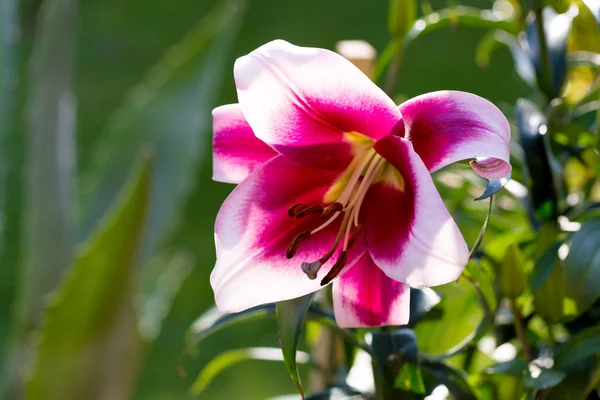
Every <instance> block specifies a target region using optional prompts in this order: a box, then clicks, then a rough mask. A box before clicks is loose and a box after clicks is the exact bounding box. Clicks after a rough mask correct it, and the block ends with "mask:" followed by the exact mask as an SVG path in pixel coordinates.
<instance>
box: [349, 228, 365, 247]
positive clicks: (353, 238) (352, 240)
mask: <svg viewBox="0 0 600 400" xmlns="http://www.w3.org/2000/svg"><path fill="white" fill-rule="evenodd" d="M361 232H362V225H361V224H358V225H357V226H356V228H354V232H352V236H350V240H349V241H348V248H351V247H352V246H354V243H355V242H356V239H358V235H360V233H361Z"/></svg>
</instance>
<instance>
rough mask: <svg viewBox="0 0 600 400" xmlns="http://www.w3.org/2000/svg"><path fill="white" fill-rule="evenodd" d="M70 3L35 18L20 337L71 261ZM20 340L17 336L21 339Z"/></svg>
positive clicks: (51, 4) (58, 1) (59, 1)
mask: <svg viewBox="0 0 600 400" xmlns="http://www.w3.org/2000/svg"><path fill="white" fill-rule="evenodd" d="M76 6H77V2H76V1H75V0H49V1H45V2H43V3H42V5H41V7H40V10H39V14H38V16H37V29H36V38H35V41H34V45H33V49H32V52H31V59H30V75H29V83H28V85H29V94H28V99H27V113H28V125H27V128H28V137H27V139H28V140H29V145H28V146H29V149H28V154H27V157H28V185H27V189H26V192H27V195H26V206H25V207H26V211H25V213H24V215H25V216H26V218H25V219H26V221H25V223H26V225H25V237H26V240H25V250H24V252H23V254H24V257H25V261H24V263H25V265H24V268H25V272H24V275H23V279H22V282H23V283H25V282H26V285H24V286H23V288H22V303H21V304H20V306H21V309H20V313H21V315H20V319H21V326H20V327H19V329H20V330H21V333H20V334H23V333H24V332H26V331H28V330H30V329H31V328H33V327H35V326H37V324H38V323H39V314H40V313H41V311H42V309H43V307H44V296H46V295H47V294H48V293H50V292H51V291H52V290H53V289H55V288H56V286H57V285H58V283H59V281H60V278H61V277H62V274H63V271H64V270H65V268H67V267H68V266H69V265H70V263H71V261H72V256H73V250H74V243H75V240H74V237H73V236H74V235H73V233H74V232H73V223H72V218H71V217H72V210H73V205H74V200H75V193H76V192H75V174H76V170H75V167H76V166H75V129H76V121H75V114H76V111H75V97H74V94H73V91H72V80H73V60H74V52H75V34H74V33H75V27H76V22H75V21H76V18H75V17H76V12H75V10H76ZM19 336H20V335H19Z"/></svg>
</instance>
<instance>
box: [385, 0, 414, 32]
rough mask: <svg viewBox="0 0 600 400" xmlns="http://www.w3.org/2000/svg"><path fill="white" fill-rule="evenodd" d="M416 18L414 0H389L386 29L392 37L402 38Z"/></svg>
mask: <svg viewBox="0 0 600 400" xmlns="http://www.w3.org/2000/svg"><path fill="white" fill-rule="evenodd" d="M416 18H417V4H416V0H390V8H389V14H388V29H389V31H390V34H391V36H392V38H394V39H402V38H403V37H404V35H406V33H407V32H408V31H409V30H410V28H412V25H413V23H414V22H415V19H416Z"/></svg>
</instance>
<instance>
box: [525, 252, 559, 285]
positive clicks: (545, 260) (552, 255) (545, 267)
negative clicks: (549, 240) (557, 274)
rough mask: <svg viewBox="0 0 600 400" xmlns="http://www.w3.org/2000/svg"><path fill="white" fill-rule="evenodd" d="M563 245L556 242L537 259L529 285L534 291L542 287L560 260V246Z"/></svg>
mask: <svg viewBox="0 0 600 400" xmlns="http://www.w3.org/2000/svg"><path fill="white" fill-rule="evenodd" d="M561 245H562V243H554V244H553V245H551V246H550V247H548V249H546V251H545V252H544V254H543V255H542V256H541V257H540V258H539V259H538V260H537V261H536V263H535V266H534V267H533V271H532V274H531V276H530V278H529V287H530V288H531V292H532V293H535V292H537V291H538V290H539V289H540V288H541V287H542V285H543V284H544V283H545V282H546V280H547V279H548V277H549V276H550V274H551V273H552V271H553V270H554V268H555V267H556V265H557V261H558V248H559V247H560V246H561Z"/></svg>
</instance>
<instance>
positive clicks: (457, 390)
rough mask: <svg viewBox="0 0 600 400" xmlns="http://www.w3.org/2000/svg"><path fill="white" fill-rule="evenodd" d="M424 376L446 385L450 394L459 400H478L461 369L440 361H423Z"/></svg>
mask: <svg viewBox="0 0 600 400" xmlns="http://www.w3.org/2000/svg"><path fill="white" fill-rule="evenodd" d="M421 369H422V372H423V374H424V375H425V374H428V375H430V376H432V377H433V378H434V379H435V380H436V381H437V382H439V383H441V384H443V385H445V386H446V387H447V388H448V390H449V391H450V393H451V394H452V395H453V396H454V397H455V398H457V399H461V400H477V396H476V395H475V393H474V392H473V389H472V388H471V386H470V385H469V383H468V382H467V379H466V377H465V375H464V373H463V372H461V371H460V370H459V369H457V368H455V367H453V366H450V365H449V364H445V363H443V362H440V361H425V360H424V361H423V362H422V363H421Z"/></svg>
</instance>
